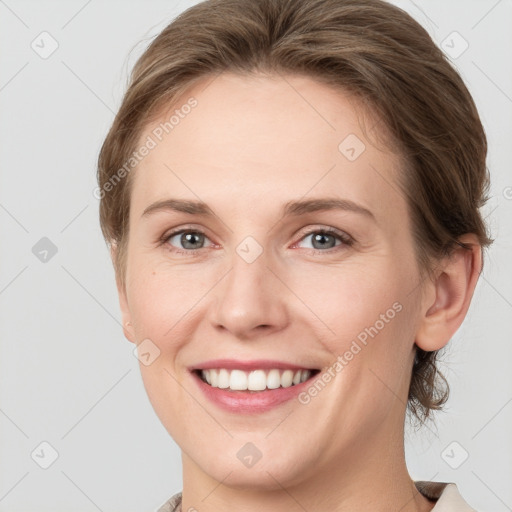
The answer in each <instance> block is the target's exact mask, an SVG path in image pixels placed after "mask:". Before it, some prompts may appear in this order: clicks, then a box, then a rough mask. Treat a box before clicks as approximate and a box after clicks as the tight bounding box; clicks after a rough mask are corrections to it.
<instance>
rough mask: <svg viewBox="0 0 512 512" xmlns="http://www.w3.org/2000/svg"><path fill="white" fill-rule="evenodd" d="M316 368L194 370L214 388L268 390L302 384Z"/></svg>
mask: <svg viewBox="0 0 512 512" xmlns="http://www.w3.org/2000/svg"><path fill="white" fill-rule="evenodd" d="M319 372H320V370H316V369H300V370H290V369H279V368H272V369H261V370H252V371H245V370H237V369H226V368H215V369H214V368H212V369H208V370H201V369H199V370H194V372H193V373H195V374H196V375H197V376H198V377H199V378H200V379H201V380H202V381H203V382H205V383H206V384H208V385H209V386H211V387H212V388H219V389H225V390H226V391H252V392H259V391H267V390H273V389H279V388H289V387H292V386H297V385H298V384H302V383H304V382H306V381H307V380H309V379H311V378H313V377H314V376H315V375H317V374H318V373H319Z"/></svg>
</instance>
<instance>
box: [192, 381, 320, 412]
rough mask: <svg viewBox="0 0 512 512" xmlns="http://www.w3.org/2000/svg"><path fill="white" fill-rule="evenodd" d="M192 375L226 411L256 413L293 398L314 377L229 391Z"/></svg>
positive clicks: (207, 394)
mask: <svg viewBox="0 0 512 512" xmlns="http://www.w3.org/2000/svg"><path fill="white" fill-rule="evenodd" d="M192 376H193V378H194V380H195V381H196V382H197V384H198V386H199V389H201V391H202V392H203V393H204V394H205V396H206V398H208V399H209V400H210V401H212V402H213V403H214V404H215V405H218V406H219V407H221V408H222V409H224V410H226V411H229V412H235V413H239V414H258V413H262V412H265V411H269V410H271V409H273V408H274V407H278V406H279V405H281V404H283V403H285V402H288V401H289V400H292V399H293V398H295V397H296V396H297V395H298V394H299V393H300V392H301V391H303V390H304V389H305V388H306V387H307V386H309V384H310V381H311V379H312V378H314V377H315V375H313V376H312V377H310V378H309V379H308V380H306V381H305V382H302V383H300V384H295V385H294V386H290V387H288V388H277V389H267V390H265V391H229V390H227V389H221V388H214V387H212V386H210V385H209V384H207V383H206V382H204V381H203V380H202V379H201V378H200V377H199V375H197V374H196V373H192Z"/></svg>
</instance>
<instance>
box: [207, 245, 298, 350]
mask: <svg viewBox="0 0 512 512" xmlns="http://www.w3.org/2000/svg"><path fill="white" fill-rule="evenodd" d="M231 263H232V265H231V269H230V270H229V272H228V273H227V275H226V276H225V277H224V279H222V281H221V282H220V283H219V284H218V286H217V287H216V288H217V289H216V292H215V301H214V303H213V304H212V305H211V307H210V314H209V316H210V321H211V323H212V325H213V326H214V328H215V329H217V330H225V331H228V332H229V333H231V334H232V335H233V336H234V337H236V338H237V339H240V340H251V339H254V338H256V337H261V336H264V335H267V334H272V333H275V332H277V331H280V330H281V329H283V328H285V327H286V325H287V323H288V321H289V315H288V310H287V307H286V304H290V297H288V293H289V291H288V289H287V288H286V286H284V284H283V282H282V281H281V280H280V279H279V278H278V277H277V276H276V274H277V272H276V270H275V269H271V268H270V267H269V266H268V265H267V264H268V263H269V262H268V260H267V258H266V255H265V252H264V253H263V254H261V255H260V256H259V257H258V258H257V259H256V260H255V261H253V262H252V263H248V262H247V261H245V260H244V259H243V258H242V257H240V256H239V254H238V253H236V252H234V253H233V256H232V258H231Z"/></svg>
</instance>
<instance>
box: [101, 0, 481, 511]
mask: <svg viewBox="0 0 512 512" xmlns="http://www.w3.org/2000/svg"><path fill="white" fill-rule="evenodd" d="M486 150H487V147H486V137H485V133H484V130H483V127H482V124H481V122H480V119H479V116H478V112H477V110H476V108H475V105H474V102H473V100H472V98H471V96H470V94H469V92H468V90H467V88H466V87H465V85H464V83H463V81H462V80H461V78H460V76H459V75H458V74H457V72H456V71H455V70H454V69H453V67H452V66H451V65H450V64H449V63H448V62H447V60H446V59H445V58H444V56H443V54H442V52H441V51H440V50H439V49H438V48H437V47H436V45H435V44H434V43H433V41H432V40H431V38H430V37H429V35H428V34H427V32H426V31H425V30H424V29H423V28H422V27H421V26H420V25H419V24H418V23H417V22H415V21H414V20H413V19H412V18H411V17H410V16H409V15H407V14H406V13H405V12H404V11H402V10H400V9H399V8H397V7H394V6H392V5H390V4H388V3H385V2H383V1H381V0H299V1H297V0H293V1H292V0H214V1H208V2H203V3H199V4H197V5H195V6H194V7H192V8H191V9H189V10H187V11H185V12H184V13H183V14H181V15H180V16H179V17H178V18H177V19H176V20H175V21H173V22H172V23H171V24H170V25H169V26H168V27H167V28H165V29H164V30H163V31H162V32H161V34H160V35H159V36H158V37H157V38H156V39H155V40H154V41H153V43H152V44H151V45H150V46H149V48H148V49H147V50H146V51H145V53H144V54H143V55H142V57H141V58H140V59H139V61H138V62H137V64H136V65H135V68H134V71H133V76H132V80H131V83H130V86H129V88H128V91H127V92H126V95H125V97H124V100H123V103H122V105H121V108H120V110H119V113H118V114H117V116H116V119H115V121H114V123H113V126H112V128H111V130H110V132H109V134H108V136H107V138H106V140H105V142H104V144H103V147H102V150H101V154H100V157H99V167H98V178H99V187H100V188H99V190H100V197H101V205H100V217H101V226H102V230H103V233H104V236H105V238H106V240H107V241H108V243H109V244H110V246H111V252H112V259H113V263H114V266H115V269H116V276H117V286H118V292H119V298H120V305H121V310H122V314H123V322H124V325H125V328H124V333H125V336H126V337H127V339H128V340H130V341H131V342H133V343H135V344H136V345H137V349H138V354H139V359H140V362H141V364H140V367H141V372H142V377H143V381H144V385H145V387H146V390H147V393H148V396H149V398H150V401H151V403H152V405H153V407H154V409H155V411H156V413H157V415H158V416H159V418H160V420H161V421H162V423H163V425H164V426H165V428H166V429H167V430H168V432H169V434H170V435H171V436H172V437H173V438H174V440H175V441H176V443H177V444H178V445H179V446H180V448H181V450H182V464H183V492H182V493H180V494H178V495H176V496H173V497H172V498H171V499H170V500H169V501H168V502H167V503H166V504H164V505H163V506H162V507H161V508H160V510H161V511H180V510H182V511H193V510H199V511H201V512H203V511H205V512H209V511H223V510H244V511H252V510H261V509H265V510H273V511H285V510H286V511H295V510H297V511H299V510H308V511H318V510H329V511H337V510H340V511H341V510H369V509H371V510H378V511H398V510H400V511H401V512H409V511H411V512H412V511H422V512H423V511H429V510H434V511H435V512H443V511H449V510H472V509H471V508H470V507H469V505H468V504H467V503H466V502H465V501H464V499H463V497H462V496H461V495H460V493H459V491H458V489H457V486H456V485H455V484H454V483H451V484H446V483H438V482H414V481H413V480H412V479H411V478H410V476H409V474H408V471H407V467H406V464H405V456H404V447H403V442H404V420H405V416H406V412H407V409H409V411H410V412H412V413H414V414H415V415H416V417H417V418H418V419H419V420H420V421H426V420H427V419H428V418H429V417H430V416H431V414H430V413H431V412H432V411H433V410H435V409H440V408H441V407H442V405H443V403H444V402H445V401H446V399H447V396H448V388H447V387H446V386H445V387H443V386H442V385H441V384H442V383H443V377H442V376H441V375H440V374H439V373H438V371H437V368H436V354H437V352H438V351H439V350H440V349H441V348H442V347H444V346H445V345H446V344H447V343H448V341H449V340H450V338H451V337H452V336H453V334H454V333H455V332H456V330H457V329H458V327H459V326H460V325H461V323H462V321H463V319H464V317H465V315H466V312H467V311H468V307H469V304H470V301H471V298H472V295H473V291H474V289H475V285H476V283H477V280H478V276H479V273H480V272H481V269H482V249H483V248H484V247H486V246H487V245H489V243H490V242H491V240H490V239H489V237H488V235H487V232H486V227H485V225H484V222H483V220H482V218H481V216H480V213H479V207H480V206H481V205H482V204H483V203H484V201H485V193H486V187H487V186H488V175H487V171H486V162H485V159H486Z"/></svg>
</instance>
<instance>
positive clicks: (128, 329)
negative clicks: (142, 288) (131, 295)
mask: <svg viewBox="0 0 512 512" xmlns="http://www.w3.org/2000/svg"><path fill="white" fill-rule="evenodd" d="M117 250H118V249H117V245H115V244H112V245H111V246H110V257H111V258H112V263H113V265H114V269H115V273H116V287H117V294H118V297H119V306H120V308H121V318H122V322H123V333H124V336H125V338H126V339H127V340H128V341H130V342H132V343H135V333H134V330H133V325H132V322H131V315H130V308H129V306H128V299H127V297H126V286H125V283H123V282H122V280H121V276H120V275H119V269H118V266H117V265H116V256H117Z"/></svg>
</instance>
